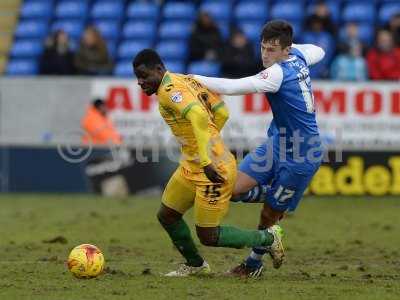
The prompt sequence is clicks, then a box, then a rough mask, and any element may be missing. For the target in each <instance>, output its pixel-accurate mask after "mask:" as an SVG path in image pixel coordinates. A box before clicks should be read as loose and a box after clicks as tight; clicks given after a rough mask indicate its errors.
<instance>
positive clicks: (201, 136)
mask: <svg viewBox="0 0 400 300" xmlns="http://www.w3.org/2000/svg"><path fill="white" fill-rule="evenodd" d="M185 117H186V119H188V120H189V121H190V122H191V124H192V127H193V133H194V135H195V137H196V142H197V147H198V152H199V157H200V165H201V167H203V169H204V173H205V174H206V176H207V178H208V179H209V180H210V181H211V182H214V183H222V182H223V181H224V179H223V177H221V176H220V175H219V174H218V173H217V172H216V171H215V169H214V168H213V166H212V163H211V159H210V157H209V156H208V151H207V150H208V145H209V143H210V133H209V132H208V115H207V113H206V112H205V111H204V110H203V109H202V108H201V107H200V106H197V105H194V106H192V107H191V108H190V110H189V112H187V113H186V116H185Z"/></svg>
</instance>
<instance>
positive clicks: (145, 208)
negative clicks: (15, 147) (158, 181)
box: [0, 195, 400, 300]
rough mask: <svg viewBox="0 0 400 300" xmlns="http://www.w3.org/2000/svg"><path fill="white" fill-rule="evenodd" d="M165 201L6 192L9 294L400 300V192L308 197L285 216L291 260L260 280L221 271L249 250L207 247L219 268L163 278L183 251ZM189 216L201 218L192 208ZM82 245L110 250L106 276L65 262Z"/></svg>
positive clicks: (237, 210)
mask: <svg viewBox="0 0 400 300" xmlns="http://www.w3.org/2000/svg"><path fill="white" fill-rule="evenodd" d="M158 206H159V200H158V199H152V198H147V199H142V198H127V199H111V198H100V197H94V196H59V195H2V196H0V237H1V239H0V299H107V300H110V299H168V300H171V299H279V300H283V299H296V300H299V299H307V300H308V299H341V300H342V299H363V300H368V299H379V300H383V299H400V256H399V254H400V249H399V247H400V234H399V231H400V222H399V216H400V214H399V212H400V199H395V198H376V199H371V198H368V199H361V198H357V199H351V198H345V199H344V198H342V199H336V198H327V199H319V198H306V199H304V200H303V201H302V203H301V205H300V207H299V209H298V211H297V212H296V214H295V215H294V216H292V217H289V218H287V219H286V220H284V221H283V222H282V226H283V228H284V230H285V234H286V235H285V237H284V242H285V245H286V248H287V261H286V264H285V265H283V266H282V268H281V269H280V270H278V271H276V270H274V269H272V267H271V264H270V261H269V260H268V259H266V260H265V265H266V266H267V268H266V270H265V273H264V276H263V277H262V278H261V279H259V280H244V279H236V278H226V277H224V276H223V275H222V273H223V272H224V271H226V270H227V269H229V267H231V266H233V265H235V264H236V263H239V262H240V261H241V260H242V259H243V258H244V257H245V255H246V254H247V253H248V250H234V249H223V248H207V247H204V246H199V247H200V250H201V252H202V253H203V254H204V256H205V257H206V259H207V261H208V262H209V263H210V265H211V267H212V268H213V271H214V274H213V275H211V276H208V277H203V278H183V279H177V278H164V277H162V276H160V274H161V273H164V272H166V271H169V270H171V269H172V268H174V267H176V266H177V264H178V263H179V262H181V261H182V259H181V258H180V256H179V253H178V252H177V251H176V250H175V249H173V247H172V245H171V243H170V242H169V240H168V238H167V235H166V234H165V233H164V232H163V231H162V229H161V227H160V226H159V225H158V223H157V220H156V218H155V214H156V211H157V209H158ZM259 208H260V207H259V205H254V204H232V206H231V210H230V212H229V214H228V216H227V218H226V219H225V223H227V224H236V225H239V226H243V227H247V228H254V227H255V226H256V224H257V221H258V214H259ZM186 220H188V222H189V223H190V224H191V226H193V223H192V222H191V220H192V215H191V214H188V215H187V216H186ZM192 228H193V227H192ZM196 241H197V238H196ZM81 243H92V244H95V245H97V246H99V247H100V248H101V249H102V251H103V253H104V255H105V258H106V264H107V272H106V273H105V274H104V275H102V276H101V277H99V278H96V279H90V280H79V279H75V278H73V277H72V275H71V274H70V273H69V272H68V270H67V269H66V266H65V260H66V258H67V256H68V253H69V251H70V250H71V249H72V248H73V247H74V246H76V245H78V244H81Z"/></svg>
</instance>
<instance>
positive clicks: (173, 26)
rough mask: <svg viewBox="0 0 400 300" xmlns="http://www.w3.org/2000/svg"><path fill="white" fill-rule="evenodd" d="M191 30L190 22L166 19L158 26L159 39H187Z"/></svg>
mask: <svg viewBox="0 0 400 300" xmlns="http://www.w3.org/2000/svg"><path fill="white" fill-rule="evenodd" d="M191 31H192V23H191V22H179V21H166V22H163V23H161V25H160V27H159V32H158V33H159V37H160V38H161V39H187V38H188V37H189V35H190V33H191Z"/></svg>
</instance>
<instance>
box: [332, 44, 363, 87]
mask: <svg viewBox="0 0 400 300" xmlns="http://www.w3.org/2000/svg"><path fill="white" fill-rule="evenodd" d="M338 48H339V55H338V56H336V57H335V59H334V60H333V62H332V66H331V78H332V79H335V80H345V81H362V80H366V79H367V64H366V62H365V59H364V57H363V56H362V47H361V44H360V43H358V44H356V43H352V44H343V45H341V46H339V47H338Z"/></svg>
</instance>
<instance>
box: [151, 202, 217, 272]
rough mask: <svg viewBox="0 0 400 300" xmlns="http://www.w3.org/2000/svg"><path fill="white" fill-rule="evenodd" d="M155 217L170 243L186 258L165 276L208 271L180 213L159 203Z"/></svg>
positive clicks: (208, 268) (207, 266)
mask: <svg viewBox="0 0 400 300" xmlns="http://www.w3.org/2000/svg"><path fill="white" fill-rule="evenodd" d="M157 218H158V220H159V222H160V224H161V225H162V226H163V228H164V229H165V231H166V232H167V233H168V235H169V237H170V238H171V240H172V243H173V244H174V245H175V247H176V248H177V249H178V251H179V252H180V253H181V254H182V256H183V257H184V258H185V259H186V263H185V264H183V265H181V266H180V267H179V268H178V270H176V271H172V272H170V273H167V274H166V276H174V277H176V276H178V277H182V276H189V275H196V274H205V273H210V267H209V265H208V264H207V262H206V261H205V260H204V259H203V258H202V257H201V256H200V254H199V252H198V250H197V248H196V246H195V244H194V241H193V239H192V236H191V234H190V229H189V227H188V226H187V224H186V222H185V221H184V220H183V218H182V214H181V213H179V212H177V211H175V210H173V209H171V208H169V207H167V206H165V205H164V204H161V207H160V210H159V211H158V214H157Z"/></svg>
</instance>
